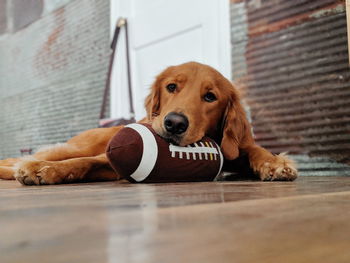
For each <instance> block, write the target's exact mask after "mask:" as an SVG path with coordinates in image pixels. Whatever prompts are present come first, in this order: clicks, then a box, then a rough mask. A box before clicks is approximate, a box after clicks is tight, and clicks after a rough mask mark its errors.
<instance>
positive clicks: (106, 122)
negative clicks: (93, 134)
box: [99, 17, 135, 127]
mask: <svg viewBox="0 0 350 263" xmlns="http://www.w3.org/2000/svg"><path fill="white" fill-rule="evenodd" d="M122 27H124V29H125V46H126V65H127V78H128V93H129V106H130V119H123V118H120V119H105V112H106V106H107V99H108V94H110V90H111V79H112V70H113V65H114V58H115V53H116V49H117V43H118V39H119V35H120V31H121V29H122ZM111 49H112V54H111V56H110V59H109V66H108V72H107V80H106V85H105V90H104V93H103V100H102V105H101V111H100V121H99V127H112V126H118V125H125V124H129V123H133V122H135V110H134V103H133V97H132V82H131V68H130V55H129V34H128V22H127V19H126V18H122V17H121V18H119V19H118V21H117V25H116V27H115V30H114V35H113V40H112V43H111Z"/></svg>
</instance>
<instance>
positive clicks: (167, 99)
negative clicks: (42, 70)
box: [0, 62, 297, 185]
mask: <svg viewBox="0 0 350 263" xmlns="http://www.w3.org/2000/svg"><path fill="white" fill-rule="evenodd" d="M170 83H175V84H176V85H177V86H176V87H177V88H176V90H175V91H174V92H169V91H168V90H167V89H166V86H167V85H168V84H170ZM208 92H210V93H211V94H214V95H215V97H216V100H215V101H210V102H208V101H206V100H204V99H203V98H204V96H205V95H206V94H207V93H208ZM145 107H146V110H147V117H146V118H145V119H143V120H142V121H141V122H148V123H152V127H153V128H154V130H155V131H156V132H157V133H158V134H159V135H160V136H162V137H166V136H168V135H167V133H166V130H165V128H164V117H165V116H166V115H167V114H168V113H170V112H176V113H181V114H183V115H185V116H186V117H187V118H188V120H189V127H188V129H187V130H186V132H185V133H184V134H182V135H181V136H178V137H176V138H174V140H175V141H176V142H177V143H178V144H179V145H187V144H190V143H193V142H196V141H198V140H200V139H201V138H202V137H203V136H204V135H207V136H210V137H212V138H213V139H215V140H216V141H218V142H219V143H221V149H222V152H223V154H224V156H225V158H226V159H228V160H233V159H235V158H237V157H238V156H239V154H240V153H242V152H244V153H246V154H247V155H248V158H249V162H250V166H251V168H252V169H253V170H254V171H255V172H256V173H257V174H258V175H259V176H260V178H261V180H294V179H295V178H296V177H297V170H296V168H295V164H294V163H293V161H291V160H290V159H288V158H287V156H286V155H284V154H280V155H273V154H271V153H270V152H269V151H267V150H266V149H264V148H262V147H260V146H258V145H256V144H255V142H254V138H253V136H252V133H251V126H250V124H249V122H248V121H247V118H246V115H245V111H244V109H243V107H242V105H241V102H240V97H239V94H238V91H237V90H236V88H235V87H234V86H233V85H232V84H231V82H230V81H228V80H227V79H226V78H224V77H223V76H222V75H221V74H220V73H219V72H217V71H216V70H215V69H213V68H211V67H209V66H207V65H203V64H199V63H195V62H189V63H185V64H182V65H178V66H172V67H169V68H167V69H166V70H164V71H163V72H162V73H161V74H160V75H159V76H158V77H157V78H156V80H155V82H154V84H153V85H152V87H151V92H150V95H149V96H148V97H147V98H146V102H145ZM121 128H122V126H118V127H112V128H97V129H92V130H88V131H85V132H83V133H81V134H79V135H77V136H75V137H73V138H72V139H70V140H69V141H67V142H66V143H64V144H59V145H56V146H53V147H46V148H44V149H42V150H40V151H38V152H37V153H35V154H34V155H32V156H31V157H30V158H24V159H6V160H3V161H0V178H2V179H15V178H16V179H17V180H18V181H19V182H20V183H22V184H24V185H31V184H37V185H39V184H57V183H65V182H79V181H95V180H96V181H97V180H118V179H120V177H119V175H117V174H115V173H114V172H113V171H112V170H111V168H110V166H109V164H108V161H107V158H106V155H105V149H106V146H107V144H108V142H109V140H110V138H111V137H112V136H113V135H114V134H115V133H116V132H118V130H119V129H121Z"/></svg>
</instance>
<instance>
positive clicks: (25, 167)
mask: <svg viewBox="0 0 350 263" xmlns="http://www.w3.org/2000/svg"><path fill="white" fill-rule="evenodd" d="M14 176H15V178H16V179H17V181H19V182H20V183H21V184H23V185H43V184H58V183H61V182H62V177H61V176H60V173H59V172H58V170H57V169H55V167H54V166H52V165H51V164H50V162H45V161H34V160H30V161H22V162H21V163H19V164H18V167H17V170H16V172H15V175H14Z"/></svg>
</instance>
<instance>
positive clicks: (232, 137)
mask: <svg viewBox="0 0 350 263" xmlns="http://www.w3.org/2000/svg"><path fill="white" fill-rule="evenodd" d="M223 122H224V123H223V125H222V126H223V134H222V140H221V151H222V153H223V155H224V156H225V158H226V159H228V160H233V159H236V158H237V157H238V156H239V149H240V148H243V147H245V146H247V145H250V144H252V143H253V142H254V139H253V137H252V132H251V126H250V124H249V122H248V120H247V118H246V114H245V111H244V109H243V106H242V105H241V103H240V99H239V95H238V94H237V92H236V91H234V90H232V91H230V95H229V100H228V103H227V106H226V111H225V113H224V117H223Z"/></svg>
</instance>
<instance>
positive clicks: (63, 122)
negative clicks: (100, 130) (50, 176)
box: [0, 0, 110, 158]
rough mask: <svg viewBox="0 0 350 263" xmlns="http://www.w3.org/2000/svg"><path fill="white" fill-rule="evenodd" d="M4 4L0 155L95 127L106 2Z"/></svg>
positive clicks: (20, 0) (105, 49) (0, 17)
mask: <svg viewBox="0 0 350 263" xmlns="http://www.w3.org/2000/svg"><path fill="white" fill-rule="evenodd" d="M34 3H35V4H34ZM4 9H6V10H7V12H5V14H3V11H1V12H0V22H1V21H3V22H2V23H0V24H2V26H0V58H1V60H0V105H1V111H0V158H4V157H10V156H18V155H19V154H20V152H19V149H21V148H34V149H36V148H37V147H38V146H40V145H43V144H51V143H57V142H62V141H65V140H67V139H68V138H70V137H71V136H73V135H75V134H77V133H78V132H80V131H82V130H85V129H88V128H94V127H96V126H97V121H98V115H99V109H100V105H101V101H102V93H103V88H104V82H105V76H106V72H107V66H108V65H107V63H108V55H109V52H110V51H109V28H110V27H109V1H104V0H65V1H52V0H46V1H24V0H15V1H10V0H8V1H5V0H1V2H0V10H4ZM4 17H5V18H4ZM4 21H5V22H4ZM4 25H5V29H4ZM1 33H2V34H1Z"/></svg>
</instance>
